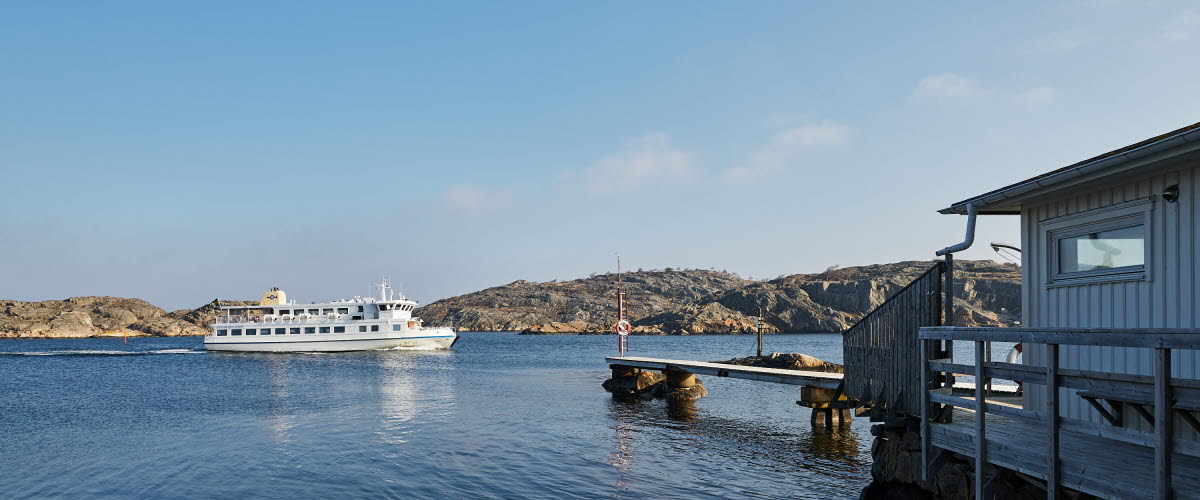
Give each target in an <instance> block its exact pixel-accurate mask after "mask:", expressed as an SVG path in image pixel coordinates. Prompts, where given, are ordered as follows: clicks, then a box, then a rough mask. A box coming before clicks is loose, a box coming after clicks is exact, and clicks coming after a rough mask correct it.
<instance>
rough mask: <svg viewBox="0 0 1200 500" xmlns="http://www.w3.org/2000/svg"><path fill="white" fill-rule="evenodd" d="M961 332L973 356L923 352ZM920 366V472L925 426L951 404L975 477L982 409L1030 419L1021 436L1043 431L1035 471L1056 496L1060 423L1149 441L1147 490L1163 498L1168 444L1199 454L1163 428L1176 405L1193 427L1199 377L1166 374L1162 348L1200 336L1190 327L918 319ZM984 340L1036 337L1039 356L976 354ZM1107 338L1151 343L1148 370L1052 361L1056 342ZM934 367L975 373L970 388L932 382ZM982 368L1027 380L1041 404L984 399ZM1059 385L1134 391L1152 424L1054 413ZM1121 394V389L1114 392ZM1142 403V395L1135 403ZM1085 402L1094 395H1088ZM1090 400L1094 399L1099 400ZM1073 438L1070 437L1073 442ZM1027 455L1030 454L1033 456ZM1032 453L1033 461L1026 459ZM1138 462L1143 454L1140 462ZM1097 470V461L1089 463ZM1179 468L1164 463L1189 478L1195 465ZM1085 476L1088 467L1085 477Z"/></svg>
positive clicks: (1166, 351)
mask: <svg viewBox="0 0 1200 500" xmlns="http://www.w3.org/2000/svg"><path fill="white" fill-rule="evenodd" d="M956 340H957V341H968V342H974V344H975V362H974V363H973V364H958V363H954V362H953V359H952V358H950V357H946V358H941V359H932V358H930V357H929V355H928V354H927V353H929V352H932V351H931V350H930V349H929V348H930V347H931V346H932V345H933V344H936V343H939V342H945V341H956ZM920 341H921V343H922V344H923V347H924V348H923V349H921V351H920V352H921V360H920V362H921V365H922V366H924V367H925V369H924V370H921V377H920V384H921V387H923V388H924V390H923V391H922V394H923V396H922V398H921V399H922V401H921V416H922V418H921V454H922V458H923V464H922V465H923V466H922V474H923V476H924V477H926V479H928V474H929V468H930V460H931V455H932V454H933V451H934V450H931V445H930V431H931V427H932V426H937V425H939V424H943V423H946V422H947V420H948V417H950V416H952V415H953V414H954V413H953V412H952V411H947V410H950V409H952V408H953V407H957V408H963V409H969V410H971V411H973V412H974V420H975V421H974V440H973V443H974V446H975V451H974V458H975V467H976V476H975V477H976V478H983V477H984V474H983V466H984V464H986V463H988V456H987V454H988V450H989V449H994V448H996V447H995V446H992V447H989V439H990V438H989V437H988V423H987V422H988V419H987V416H988V415H996V416H1003V417H1006V420H1009V421H1012V420H1017V421H1021V422H1024V423H1027V424H1030V425H1029V428H1030V429H1037V428H1040V429H1041V430H1040V433H1041V436H1037V431H1036V430H1035V431H1034V435H1032V436H1029V437H1030V439H1033V440H1037V439H1039V438H1044V439H1045V447H1044V449H1043V453H1044V455H1043V456H1044V457H1045V458H1040V460H1041V462H1040V463H1041V464H1044V469H1045V470H1044V474H1043V476H1044V478H1045V479H1046V485H1047V493H1048V495H1049V496H1048V498H1051V499H1053V498H1062V496H1061V495H1062V492H1061V491H1060V487H1061V481H1062V477H1063V471H1062V470H1061V460H1060V458H1061V456H1060V453H1061V452H1062V450H1063V447H1062V446H1061V443H1060V437H1061V435H1062V432H1063V431H1064V430H1070V431H1073V432H1074V433H1075V434H1074V435H1081V434H1082V435H1087V436H1095V437H1100V438H1103V439H1106V440H1112V441H1115V442H1120V443H1126V444H1133V445H1138V446H1143V447H1152V448H1153V455H1154V464H1153V466H1154V470H1153V490H1152V491H1153V492H1154V496H1155V498H1160V499H1166V498H1171V496H1172V494H1173V491H1174V490H1173V486H1172V481H1173V471H1172V460H1173V459H1172V455H1173V453H1174V452H1176V451H1178V452H1179V453H1182V454H1184V455H1186V456H1189V457H1196V456H1200V446H1198V443H1197V442H1195V441H1190V440H1189V441H1181V440H1178V439H1176V438H1175V436H1174V435H1173V432H1174V431H1173V426H1174V425H1173V424H1174V418H1173V417H1174V415H1175V414H1178V415H1179V416H1180V417H1181V418H1183V419H1185V420H1187V421H1188V422H1189V423H1190V424H1191V425H1192V426H1193V427H1194V428H1195V427H1197V422H1196V419H1195V417H1194V415H1192V412H1193V411H1197V410H1198V409H1200V380H1193V379H1181V378H1174V377H1172V376H1171V352H1172V350H1175V349H1196V348H1197V346H1200V330H1184V329H1067V328H995V327H992V328H988V327H981V328H963V327H923V328H921V329H920ZM990 342H1020V343H1023V344H1024V345H1025V349H1026V350H1027V351H1026V352H1028V349H1029V347H1030V345H1031V344H1040V345H1043V346H1045V360H1046V362H1045V366H1033V365H1026V364H1017V363H1006V362H991V361H990V360H989V359H987V357H986V356H985V352H986V351H987V343H990ZM1062 345H1073V346H1111V347H1134V348H1147V349H1153V351H1154V374H1153V375H1152V376H1151V375H1137V374H1126V373H1110V372H1098V371H1091V370H1079V369H1066V368H1060V367H1059V365H1060V356H1059V346H1062ZM939 374H945V375H946V376H947V377H945V378H949V376H951V375H952V374H964V375H971V376H974V377H975V379H976V380H975V393H974V397H971V398H965V397H960V396H956V395H954V393H953V391H952V390H951V389H949V388H947V387H944V386H943V384H941V383H939V382H938V379H939ZM992 378H1002V379H1007V380H1014V381H1017V382H1018V383H1022V384H1023V385H1024V387H1025V389H1026V390H1029V389H1030V386H1031V385H1033V386H1041V388H1040V390H1041V392H1042V395H1043V397H1044V401H1045V405H1044V407H1041V408H1024V407H1019V406H1016V405H1010V404H1003V403H1001V402H998V401H988V400H987V395H986V394H985V392H984V386H985V383H986V382H987V381H989V380H990V379H992ZM1060 388H1066V389H1075V390H1081V391H1096V392H1099V393H1105V394H1116V396H1109V397H1112V398H1117V399H1120V398H1123V397H1124V398H1128V399H1129V400H1133V401H1142V402H1143V404H1142V405H1141V406H1140V407H1141V408H1142V410H1141V411H1143V412H1145V413H1146V416H1147V417H1149V416H1151V415H1149V412H1147V411H1145V409H1144V406H1150V405H1152V406H1153V415H1152V417H1153V428H1154V430H1153V432H1145V431H1138V430H1134V429H1130V428H1126V427H1123V426H1116V425H1113V426H1108V425H1103V424H1096V423H1093V422H1085V421H1082V420H1077V419H1072V418H1066V417H1062V416H1060V411H1059V410H1060V408H1061V403H1062V402H1061V401H1060V399H1059V398H1060V397H1061V394H1060V392H1061V391H1060V390H1059V389H1060ZM1121 395H1124V396H1121ZM1145 403H1149V404H1145ZM1093 404H1094V405H1095V403H1094V402H1093ZM1095 406H1097V409H1101V407H1100V406H1098V405H1095ZM1073 446H1075V444H1073ZM1117 450H1118V448H1117V447H1112V448H1109V449H1101V450H1097V451H1098V455H1102V454H1105V453H1109V454H1111V453H1119V451H1117ZM1035 458H1037V457H1035ZM1035 463H1036V462H1035ZM1142 465H1143V466H1144V465H1147V464H1142ZM1138 466H1139V464H1136V463H1128V467H1131V468H1132V467H1138ZM1097 469H1098V470H1099V468H1098V467H1097ZM1181 469H1183V470H1177V471H1175V472H1174V479H1176V480H1178V476H1179V475H1180V474H1183V475H1186V476H1187V478H1186V479H1188V480H1189V481H1190V480H1195V479H1196V478H1193V477H1192V476H1193V475H1200V471H1192V470H1190V469H1191V467H1186V468H1185V467H1181ZM1127 472H1128V471H1120V470H1117V471H1113V474H1112V475H1111V476H1110V477H1104V476H1105V474H1100V473H1098V472H1092V473H1091V475H1090V476H1095V477H1092V478H1090V479H1083V480H1084V481H1088V480H1091V481H1097V482H1102V481H1109V480H1116V479H1114V477H1116V478H1118V479H1119V476H1121V475H1123V474H1127ZM1090 476H1089V477H1090ZM975 488H976V490H975V494H976V495H975V498H984V489H983V488H984V484H983V481H979V480H977V481H975Z"/></svg>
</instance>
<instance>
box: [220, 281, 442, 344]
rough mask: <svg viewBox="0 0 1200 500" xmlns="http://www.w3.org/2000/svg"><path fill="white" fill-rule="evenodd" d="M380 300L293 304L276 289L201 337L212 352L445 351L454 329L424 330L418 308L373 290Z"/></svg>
mask: <svg viewBox="0 0 1200 500" xmlns="http://www.w3.org/2000/svg"><path fill="white" fill-rule="evenodd" d="M377 286H378V288H379V298H374V297H354V298H353V299H350V300H337V301H333V302H324V303H312V304H297V303H296V302H295V301H291V302H289V301H288V300H287V294H285V293H284V292H283V290H280V289H278V288H275V289H272V290H270V291H268V292H267V293H265V294H263V298H262V301H260V302H259V304H258V305H257V306H228V307H222V308H221V315H220V316H218V317H217V321H216V322H215V323H213V325H212V333H210V334H208V335H207V336H205V337H204V347H205V348H206V349H208V350H213V351H259V352H263V351H265V352H314V351H320V352H330V351H364V350H374V349H391V348H430V349H448V348H450V347H451V346H453V345H454V343H455V342H457V341H458V336H457V335H456V334H455V333H454V329H453V328H448V327H443V328H426V327H425V326H423V325H422V321H421V319H420V318H415V317H413V315H412V313H413V310H414V309H416V307H417V302H416V301H413V300H409V299H408V298H406V297H405V296H404V294H402V293H397V292H396V291H394V290H392V289H391V287H390V286H389V284H388V283H387V282H386V281H385V282H384V283H382V284H380V285H377Z"/></svg>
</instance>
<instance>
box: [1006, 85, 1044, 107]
mask: <svg viewBox="0 0 1200 500" xmlns="http://www.w3.org/2000/svg"><path fill="white" fill-rule="evenodd" d="M1013 97H1014V98H1015V99H1016V100H1018V101H1021V102H1031V103H1039V102H1046V101H1049V100H1050V99H1053V98H1054V88H1052V87H1050V86H1049V85H1042V86H1041V87H1034V88H1031V89H1029V90H1026V91H1024V92H1018V93H1017V95H1015V96H1013Z"/></svg>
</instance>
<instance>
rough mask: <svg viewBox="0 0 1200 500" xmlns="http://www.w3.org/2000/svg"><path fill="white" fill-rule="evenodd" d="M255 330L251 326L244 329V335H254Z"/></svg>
mask: <svg viewBox="0 0 1200 500" xmlns="http://www.w3.org/2000/svg"><path fill="white" fill-rule="evenodd" d="M255 333H256V331H255V330H254V329H253V328H247V329H246V335H254V334H255Z"/></svg>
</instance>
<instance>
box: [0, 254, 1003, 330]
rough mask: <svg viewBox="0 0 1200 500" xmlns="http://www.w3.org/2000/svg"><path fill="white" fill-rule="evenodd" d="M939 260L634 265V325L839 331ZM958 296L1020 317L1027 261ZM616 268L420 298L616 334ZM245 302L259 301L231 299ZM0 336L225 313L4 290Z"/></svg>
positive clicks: (968, 320) (971, 315) (482, 322)
mask: <svg viewBox="0 0 1200 500" xmlns="http://www.w3.org/2000/svg"><path fill="white" fill-rule="evenodd" d="M930 265H932V263H931V262H927V261H908V262H898V263H894V264H880V265H870V266H859V267H849V268H844V269H837V268H830V269H828V270H826V271H825V272H822V273H816V274H794V275H791V276H780V277H778V278H775V279H771V280H752V279H746V278H742V277H740V276H737V275H736V274H733V273H729V272H725V271H716V270H703V269H686V270H677V269H671V268H667V269H662V270H651V271H642V270H638V271H635V272H631V273H627V274H625V275H624V277H623V279H624V281H625V282H626V284H627V289H628V291H629V307H630V310H629V316H630V317H631V319H632V320H633V333H634V334H636V335H700V334H728V333H754V332H755V331H756V328H755V325H756V323H755V320H754V317H755V316H757V315H758V314H759V310H760V308H761V310H762V315H763V318H764V324H763V330H764V332H766V333H779V332H840V331H842V330H844V329H846V328H847V327H849V326H850V325H852V324H853V323H854V322H855V321H857V320H858V319H859V318H861V317H862V316H863V315H864V314H866V313H868V312H870V311H871V310H872V309H873V308H875V307H876V306H878V305H879V304H880V303H882V302H883V301H884V300H885V299H887V297H889V296H891V295H892V294H894V293H896V292H897V291H898V290H900V289H901V288H902V287H904V286H905V285H906V284H908V283H909V282H910V281H912V280H913V279H914V278H915V277H916V276H918V275H919V274H921V273H922V272H924V271H925V270H926V269H928V268H929V266H930ZM955 267H956V273H957V276H958V279H957V280H956V281H955V284H956V286H957V287H958V290H957V291H956V292H955V294H956V298H955V307H956V308H957V310H958V314H957V316H958V319H959V324H960V325H961V326H1011V325H1013V324H1015V323H1016V322H1017V321H1019V319H1020V315H1021V297H1020V289H1021V270H1020V268H1019V267H1017V266H1015V265H1011V264H998V263H995V262H992V261H958V262H956V266H955ZM615 279H616V276H615V275H612V274H604V275H593V276H590V277H587V278H581V279H576V280H570V281H549V282H543V283H535V282H530V281H524V280H519V281H514V282H512V283H509V284H507V285H503V286H497V287H492V288H488V289H485V290H481V291H478V292H472V293H468V294H465V295H460V296H457V297H451V298H448V299H444V300H439V301H436V302H433V303H431V304H429V305H426V306H423V307H420V308H417V310H416V311H415V313H414V315H415V316H419V317H421V318H423V319H424V320H425V322H426V324H427V325H431V326H454V327H455V328H457V329H459V330H462V331H519V332H521V333H523V334H530V335H534V334H607V333H610V332H611V330H612V325H613V322H614V320H615V317H616V308H615V304H614V293H615V292H614V286H613V285H614V282H615ZM221 303H222V305H246V304H251V303H257V302H252V301H221ZM0 307H3V314H0V338H37V337H97V336H104V335H131V336H135V335H153V336H184V335H205V334H206V333H207V331H208V325H209V324H211V323H212V322H213V320H214V319H215V318H216V316H217V310H216V308H215V307H213V306H212V305H211V304H206V305H204V306H201V307H198V308H196V309H180V310H178V311H171V312H168V311H165V310H163V309H160V308H158V307H156V306H154V305H152V304H150V303H148V302H146V301H144V300H139V299H132V298H120V297H72V298H69V299H65V300H47V301H42V302H22V301H15V300H0Z"/></svg>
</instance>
